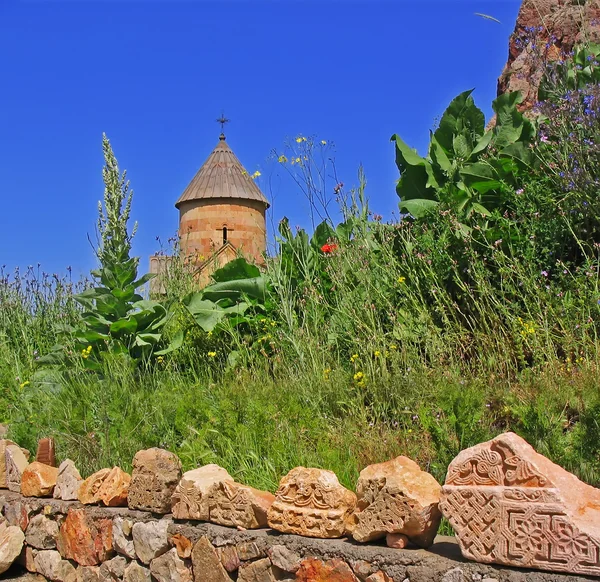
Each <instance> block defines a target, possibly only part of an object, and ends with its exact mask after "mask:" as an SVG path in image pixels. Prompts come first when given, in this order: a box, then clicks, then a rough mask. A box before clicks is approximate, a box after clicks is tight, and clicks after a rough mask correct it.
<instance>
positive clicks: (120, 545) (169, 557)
mask: <svg viewBox="0 0 600 582" xmlns="http://www.w3.org/2000/svg"><path fill="white" fill-rule="evenodd" d="M0 506H1V507H2V512H3V514H4V516H5V517H6V519H7V522H8V523H9V524H11V525H16V526H17V527H19V528H21V529H22V530H24V532H25V542H26V545H25V548H24V550H23V551H22V554H21V556H20V557H19V558H18V560H17V562H18V564H17V565H15V566H13V568H12V569H11V570H10V571H9V573H8V574H10V575H11V576H14V577H16V576H18V575H19V572H20V570H19V564H20V567H21V568H23V571H25V569H28V570H29V571H30V572H37V577H38V578H37V579H39V580H40V582H43V580H44V579H47V580H54V581H56V582H63V581H65V582H66V581H68V582H75V581H81V582H83V581H85V582H97V581H98V582H100V581H107V582H108V581H116V580H123V581H124V582H143V581H144V582H150V581H151V580H152V579H154V580H156V581H158V582H169V581H172V582H178V581H181V582H191V581H192V580H193V581H194V582H230V580H235V579H237V580H238V581H239V582H246V581H251V582H263V581H264V582H273V581H275V580H290V581H292V580H298V581H303V582H309V581H314V582H317V581H323V582H324V581H326V580H328V581H331V582H359V581H362V582H366V581H368V582H386V581H387V582H389V581H390V580H393V581H397V582H429V581H432V582H433V581H435V582H437V581H440V582H484V581H485V582H574V581H576V580H577V581H580V580H586V579H591V578H585V577H580V576H570V575H565V574H555V573H543V572H533V571H527V570H516V569H512V568H502V567H498V566H491V565H484V564H478V563H475V562H467V561H466V560H464V559H463V558H462V557H461V554H460V550H459V548H458V545H457V544H456V541H455V540H454V538H451V537H438V538H437V539H436V541H435V543H434V544H433V545H432V546H431V547H430V548H429V549H428V550H422V549H392V548H387V547H385V546H382V545H375V544H369V545H363V544H357V543H353V542H350V541H348V540H346V539H336V540H332V539H329V540H323V539H312V538H306V537H301V536H297V535H289V534H281V533H278V532H276V531H274V530H271V529H258V530H247V531H240V530H237V529H235V528H228V527H224V526H219V525H215V524H211V523H198V522H186V521H178V520H173V518H172V516H170V515H165V516H160V517H159V516H157V515H156V514H152V513H150V512H144V511H134V510H129V509H127V508H108V507H93V506H92V507H90V506H83V505H82V504H80V503H79V502H76V501H61V500H55V499H36V498H24V497H23V496H21V495H20V494H18V493H12V492H10V491H4V492H2V493H0ZM23 575H24V574H22V575H21V576H23ZM40 576H43V578H41V577H40ZM0 578H1V577H0ZM22 582H25V581H24V580H23V581H22Z"/></svg>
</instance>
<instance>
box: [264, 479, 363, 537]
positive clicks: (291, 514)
mask: <svg viewBox="0 0 600 582" xmlns="http://www.w3.org/2000/svg"><path fill="white" fill-rule="evenodd" d="M355 505H356V495H355V494H354V493H353V492H352V491H349V490H348V489H346V488H345V487H343V486H342V485H340V483H339V481H338V478H337V477H336V475H335V473H333V472H332V471H325V470H323V469H306V468H305V467H296V468H295V469H292V470H291V471H290V472H289V473H288V474H287V475H286V476H285V477H283V478H282V479H281V481H280V483H279V489H277V492H276V493H275V501H274V502H273V505H271V507H270V509H269V511H268V513H267V517H268V522H269V525H270V526H271V527H272V528H273V529H276V530H278V531H280V532H283V533H292V534H299V535H302V536H307V537H316V538H339V537H342V536H343V535H345V534H346V533H347V532H349V531H351V529H352V519H351V516H352V512H353V511H354V507H355Z"/></svg>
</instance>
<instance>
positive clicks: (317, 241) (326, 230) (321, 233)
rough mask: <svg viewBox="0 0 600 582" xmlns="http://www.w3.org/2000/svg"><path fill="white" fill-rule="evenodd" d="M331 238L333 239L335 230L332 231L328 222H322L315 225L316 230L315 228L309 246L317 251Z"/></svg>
mask: <svg viewBox="0 0 600 582" xmlns="http://www.w3.org/2000/svg"><path fill="white" fill-rule="evenodd" d="M332 238H335V230H333V228H332V227H331V225H330V224H329V222H327V221H326V220H324V221H323V222H321V224H319V225H317V228H315V232H314V233H313V235H312V238H311V240H310V244H311V246H312V247H313V248H314V249H316V250H319V249H320V248H321V247H322V246H323V245H324V244H326V243H327V241H329V240H330V239H332Z"/></svg>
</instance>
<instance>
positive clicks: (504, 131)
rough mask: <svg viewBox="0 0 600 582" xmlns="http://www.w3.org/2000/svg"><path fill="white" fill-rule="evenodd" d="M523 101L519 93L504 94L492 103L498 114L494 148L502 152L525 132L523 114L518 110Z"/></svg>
mask: <svg viewBox="0 0 600 582" xmlns="http://www.w3.org/2000/svg"><path fill="white" fill-rule="evenodd" d="M522 101H523V96H522V95H521V93H520V92H519V91H513V92H511V93H503V94H502V95H500V96H499V97H497V98H496V99H495V100H494V102H493V103H492V107H493V109H494V111H495V112H496V126H495V128H494V138H493V143H494V146H495V147H496V148H497V149H499V150H501V149H502V148H505V147H506V146H508V145H510V144H513V143H515V142H516V141H518V140H519V138H520V137H521V133H522V131H523V125H524V121H523V114H522V113H520V112H519V111H518V109H517V105H518V104H519V103H521V102H522Z"/></svg>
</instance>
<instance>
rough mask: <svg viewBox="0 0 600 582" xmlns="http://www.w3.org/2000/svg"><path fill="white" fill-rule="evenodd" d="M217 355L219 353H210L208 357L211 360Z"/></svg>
mask: <svg viewBox="0 0 600 582" xmlns="http://www.w3.org/2000/svg"><path fill="white" fill-rule="evenodd" d="M216 355H217V352H208V354H207V356H208V357H209V358H214V357H215V356H216Z"/></svg>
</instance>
